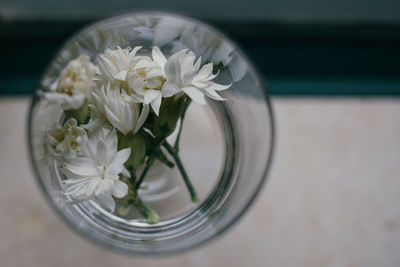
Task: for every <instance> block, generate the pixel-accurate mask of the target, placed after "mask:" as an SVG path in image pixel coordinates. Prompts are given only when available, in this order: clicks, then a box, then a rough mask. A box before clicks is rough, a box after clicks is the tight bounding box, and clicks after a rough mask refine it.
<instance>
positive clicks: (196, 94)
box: [182, 86, 206, 105]
mask: <svg viewBox="0 0 400 267" xmlns="http://www.w3.org/2000/svg"><path fill="white" fill-rule="evenodd" d="M182 91H184V92H185V93H186V94H187V95H188V96H189V97H190V98H191V99H192V100H193V101H195V102H197V103H199V104H201V105H205V104H206V100H205V98H204V94H203V93H201V92H200V91H199V90H198V89H197V88H194V87H191V86H188V87H183V88H182Z"/></svg>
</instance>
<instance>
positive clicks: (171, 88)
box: [161, 82, 179, 97]
mask: <svg viewBox="0 0 400 267" xmlns="http://www.w3.org/2000/svg"><path fill="white" fill-rule="evenodd" d="M161 92H162V96H163V97H170V96H173V95H175V94H176V93H179V87H178V86H176V85H175V84H173V83H170V82H165V83H164V84H163V87H162V88H161Z"/></svg>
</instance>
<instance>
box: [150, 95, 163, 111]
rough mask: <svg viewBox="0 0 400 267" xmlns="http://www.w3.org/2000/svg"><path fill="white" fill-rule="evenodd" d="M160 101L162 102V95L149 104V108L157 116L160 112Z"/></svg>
mask: <svg viewBox="0 0 400 267" xmlns="http://www.w3.org/2000/svg"><path fill="white" fill-rule="evenodd" d="M161 100H162V95H161V94H159V95H158V97H157V98H156V99H154V100H153V101H152V102H151V108H152V109H153V111H154V113H156V115H157V116H158V114H159V112H160V107H161Z"/></svg>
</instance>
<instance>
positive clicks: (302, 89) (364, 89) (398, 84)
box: [0, 76, 400, 96]
mask: <svg viewBox="0 0 400 267" xmlns="http://www.w3.org/2000/svg"><path fill="white" fill-rule="evenodd" d="M36 82H37V80H36V79H35V78H29V77H27V78H24V79H8V80H7V79H4V80H1V81H0V86H1V87H0V88H1V91H2V94H1V96H12V95H30V94H32V93H33V91H34V88H35V86H36ZM265 83H266V85H267V90H268V93H270V94H271V95H276V96H310V95H313V96H400V93H399V92H400V78H399V79H382V78H381V79H379V78H348V77H346V78H340V77H337V78H332V77H325V78H322V77H308V78H305V77H297V78H296V77H282V76H280V77H265Z"/></svg>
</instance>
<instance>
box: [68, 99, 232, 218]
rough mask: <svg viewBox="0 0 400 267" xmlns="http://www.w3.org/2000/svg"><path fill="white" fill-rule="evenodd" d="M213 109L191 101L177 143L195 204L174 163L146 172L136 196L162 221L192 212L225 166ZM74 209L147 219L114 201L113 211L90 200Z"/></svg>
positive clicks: (213, 184)
mask: <svg viewBox="0 0 400 267" xmlns="http://www.w3.org/2000/svg"><path fill="white" fill-rule="evenodd" d="M215 112H216V109H213V108H211V107H210V105H205V106H202V105H199V104H196V103H192V104H191V105H190V107H189V108H188V110H187V113H186V116H185V119H184V122H183V128H182V133H181V138H180V142H179V144H180V145H179V155H180V158H181V160H182V163H183V165H184V167H185V169H186V171H187V173H188V175H189V178H190V180H191V181H192V184H193V186H194V188H195V190H196V192H197V194H198V197H199V201H198V202H197V203H193V202H192V201H191V199H190V195H189V193H188V190H187V188H186V186H185V184H184V181H183V179H182V176H181V174H180V172H179V170H178V168H177V167H176V166H174V167H173V168H169V167H167V166H166V165H164V164H163V163H161V162H159V161H156V162H155V163H154V165H153V166H152V168H151V169H150V171H149V172H148V174H147V175H146V178H145V180H144V182H143V186H142V187H141V188H142V189H140V190H139V196H140V198H141V199H142V200H143V201H144V202H145V203H146V204H147V205H148V206H149V207H150V208H152V209H153V210H154V211H155V212H156V213H157V214H158V215H159V217H160V223H161V224H162V223H163V222H165V221H168V220H171V219H174V218H177V217H180V216H184V215H185V214H188V213H190V212H192V211H194V210H195V209H196V208H197V207H198V206H199V205H201V203H202V202H203V201H204V200H205V199H206V198H207V197H208V196H209V195H210V193H211V192H212V191H214V190H215V188H216V186H217V184H218V181H219V178H220V176H221V172H222V170H223V167H224V161H225V142H224V134H223V130H222V128H221V123H220V121H219V116H217V114H216V113H215ZM178 128H179V125H178V127H177V129H178ZM176 135H177V130H176V131H175V132H174V133H173V134H172V135H171V136H170V137H168V141H169V142H170V143H171V144H173V143H174V141H175V138H176ZM171 161H173V159H172V158H171ZM175 165H176V164H175ZM139 173H140V172H139ZM117 203H118V202H117ZM75 208H76V209H78V210H81V212H84V213H98V215H99V216H100V215H101V216H106V217H109V219H113V220H115V219H117V220H119V221H123V222H125V223H128V224H130V225H131V224H139V225H146V221H145V220H144V219H143V217H142V215H141V214H140V213H139V212H138V210H137V209H136V208H135V207H134V206H131V208H129V210H128V212H126V211H125V210H124V212H122V209H120V207H119V206H118V204H117V206H116V210H115V212H114V213H111V212H109V211H107V210H106V209H104V208H103V207H102V206H101V205H99V204H98V203H97V202H96V201H93V200H92V201H88V202H86V203H80V204H77V205H75Z"/></svg>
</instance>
